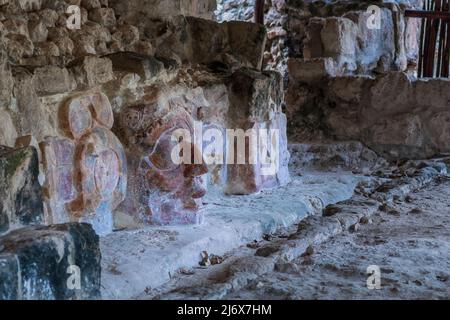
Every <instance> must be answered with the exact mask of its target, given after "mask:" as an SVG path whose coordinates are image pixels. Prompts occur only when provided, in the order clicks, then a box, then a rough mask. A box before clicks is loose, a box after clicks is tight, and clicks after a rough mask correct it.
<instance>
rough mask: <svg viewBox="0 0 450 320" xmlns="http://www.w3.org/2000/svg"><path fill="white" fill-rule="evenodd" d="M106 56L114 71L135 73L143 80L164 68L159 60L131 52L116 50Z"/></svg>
mask: <svg viewBox="0 0 450 320" xmlns="http://www.w3.org/2000/svg"><path fill="white" fill-rule="evenodd" d="M106 57H107V58H108V59H110V60H111V61H112V65H113V69H114V71H125V72H131V73H135V74H137V75H139V77H141V79H143V80H144V81H145V80H150V79H152V78H154V77H156V76H158V75H159V74H160V73H161V71H162V70H163V69H164V64H163V63H162V62H161V61H159V60H157V59H155V58H153V57H151V56H145V55H141V54H136V53H132V52H118V53H113V54H110V55H107V56H106Z"/></svg>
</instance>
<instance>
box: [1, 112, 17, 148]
mask: <svg viewBox="0 0 450 320" xmlns="http://www.w3.org/2000/svg"><path fill="white" fill-rule="evenodd" d="M16 139H17V131H16V128H15V127H14V123H13V121H12V119H11V115H10V114H9V112H8V111H6V110H2V109H0V145H3V146H8V147H13V146H14V143H15V141H16Z"/></svg>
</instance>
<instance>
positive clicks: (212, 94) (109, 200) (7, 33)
mask: <svg viewBox="0 0 450 320" xmlns="http://www.w3.org/2000/svg"><path fill="white" fill-rule="evenodd" d="M124 3H125V2H123V1H122V2H121V1H110V2H107V1H95V0H93V1H34V2H33V1H32V2H30V3H29V2H26V3H25V2H23V3H22V2H20V1H12V0H11V1H5V2H4V3H3V5H2V6H0V13H1V16H0V28H1V30H2V42H1V45H2V46H1V55H0V58H1V61H0V66H1V68H0V72H1V77H0V79H1V80H0V81H1V82H2V90H1V97H0V98H1V99H0V113H1V117H0V119H1V120H0V121H1V124H2V126H1V129H0V144H2V145H5V146H9V147H16V146H17V143H18V142H17V141H25V142H24V143H25V145H24V146H33V147H34V148H35V149H36V151H37V157H38V159H39V163H38V167H39V172H38V175H40V178H41V180H40V185H41V187H42V190H43V199H44V214H43V218H42V223H43V224H55V223H67V222H74V221H75V222H88V223H91V224H92V225H93V227H94V229H95V230H96V232H98V233H100V234H107V233H109V232H111V231H112V230H113V229H114V221H113V216H112V213H113V212H114V211H116V210H119V211H120V213H121V214H123V213H124V211H131V210H130V208H134V206H131V207H130V206H129V205H130V203H133V202H136V201H135V200H136V199H135V197H136V196H138V197H140V196H141V195H142V194H148V191H149V190H154V191H155V192H156V193H154V194H155V195H156V194H160V191H161V189H164V188H165V186H163V185H158V183H156V184H154V185H152V186H149V185H148V180H150V178H149V177H148V176H149V175H150V174H155V172H153V171H151V170H150V171H148V170H146V171H139V172H138V173H136V170H138V169H139V168H140V163H141V162H142V161H144V160H145V159H147V160H148V158H147V156H149V155H150V154H153V153H152V152H153V151H152V150H153V149H152V148H155V149H157V147H156V146H155V143H147V142H146V143H144V144H142V143H141V142H140V139H141V137H142V135H144V136H145V135H147V134H148V135H152V134H153V135H156V138H159V135H161V134H162V133H163V132H162V131H161V130H162V129H161V130H159V131H158V130H153V131H152V130H151V129H150V128H151V127H153V126H155V125H156V124H157V123H158V121H160V119H161V118H158V115H159V114H164V113H165V112H167V113H168V114H171V113H173V114H174V115H175V116H176V117H174V118H173V119H176V118H177V117H179V116H181V115H182V114H183V113H186V119H189V120H188V121H187V122H186V123H194V122H202V125H204V126H205V128H207V127H208V126H215V127H217V128H220V130H222V131H223V132H225V130H226V129H228V128H230V129H244V130H247V129H252V128H253V129H255V130H259V129H269V130H279V131H280V132H281V136H280V145H281V152H280V155H279V156H278V159H279V162H278V164H279V165H280V168H281V169H280V170H279V171H277V173H273V174H271V175H267V176H264V178H263V179H262V178H261V177H260V176H261V170H263V169H262V168H261V166H258V165H256V166H255V165H248V166H247V165H235V166H234V165H231V166H227V165H223V164H222V165H212V166H209V168H208V170H207V171H209V175H208V176H209V178H208V179H207V180H208V181H209V183H211V184H216V185H219V186H221V187H222V188H223V190H224V191H225V192H227V193H238V194H248V193H253V192H257V191H259V190H261V189H262V188H266V187H273V186H277V185H280V184H281V185H282V184H285V183H286V182H287V181H289V174H288V171H287V165H288V159H289V156H288V155H289V153H288V152H287V137H286V134H285V133H286V119H285V116H284V114H283V113H282V110H281V104H282V101H283V89H282V88H283V87H282V79H281V78H280V77H279V76H278V75H277V73H275V72H272V73H267V72H264V73H262V72H261V68H262V61H263V52H264V48H265V43H266V36H267V34H266V30H265V29H264V28H263V27H262V26H260V25H257V24H252V23H245V22H240V21H233V22H227V23H222V24H219V23H217V22H214V21H212V20H206V19H201V18H198V17H193V16H190V17H185V16H183V15H179V14H180V13H181V14H188V15H194V16H207V15H208V13H210V12H212V10H213V9H214V7H215V6H214V5H212V3H211V1H191V2H189V3H187V2H185V1H181V2H180V1H178V2H177V1H162V2H159V1H158V2H154V1H149V2H148V4H147V5H142V4H141V3H139V5H138V3H137V2H136V3H134V2H126V4H127V8H126V10H125V8H124V6H123V5H124ZM69 5H78V6H79V12H80V18H81V20H80V26H79V27H80V28H73V25H71V24H70V23H69V24H68V22H71V21H72V20H71V19H72V18H73V15H74V14H76V12H75V13H74V12H73V11H70V10H69V11H67V8H69ZM138 16H145V19H142V18H138ZM243 86H245V87H246V90H242V88H241V87H243ZM244 102H245V103H244ZM137 106H141V109H142V110H145V111H143V112H144V113H145V114H146V115H145V117H144V118H145V119H146V120H145V121H147V122H145V121H144V120H142V121H144V122H143V123H141V124H140V125H142V126H144V127H143V128H141V129H139V130H138V129H137V127H133V126H132V127H131V128H127V127H126V126H124V125H121V122H120V119H123V118H124V117H127V116H129V112H130V110H135V107H137ZM238 110H239V112H242V114H241V113H239V114H235V113H236V112H237V111H238ZM132 116H134V115H132ZM140 116H141V115H140V114H139V113H138V114H137V117H140ZM167 121H168V123H169V125H168V127H167V128H166V129H170V125H172V124H173V123H178V122H177V121H175V120H167ZM131 123H132V122H127V123H126V124H127V125H130V124H131ZM136 126H137V125H136ZM129 129H132V130H131V131H130V130H129ZM24 137H28V138H24ZM155 141H156V140H155ZM266 143H267V144H271V142H270V141H266ZM166 149H167V148H166ZM166 149H164V148H163V149H162V150H163V151H162V152H163V156H167V154H169V152H170V150H166ZM155 152H156V151H155ZM183 170H185V171H184V173H183V172H182V171H180V172H178V174H179V176H183V177H190V178H187V179H185V180H183V181H184V182H182V183H181V182H180V183H181V187H180V189H174V190H173V194H172V196H168V199H172V200H173V202H174V203H176V202H177V201H181V202H180V203H183V205H181V204H180V206H182V207H183V206H186V208H189V209H192V212H193V213H189V214H186V215H184V213H183V214H182V216H183V217H184V218H183V219H178V218H179V217H176V214H175V213H173V214H174V215H175V217H173V216H172V217H167V216H165V217H164V218H163V217H159V218H157V217H156V213H155V214H153V215H152V213H151V209H152V208H153V211H158V210H160V207H158V206H154V204H153V202H158V201H157V200H158V197H154V198H153V199H154V201H149V199H148V198H146V199H144V200H142V201H140V202H139V201H138V203H139V204H140V205H143V207H144V209H145V210H144V211H145V213H142V210H141V211H139V212H141V214H140V216H139V218H137V219H136V220H137V221H138V222H144V223H158V224H171V223H174V224H178V223H191V222H200V221H201V219H199V218H198V217H197V216H196V214H197V212H198V211H199V209H200V208H199V206H198V205H196V204H195V202H198V201H194V200H193V199H197V198H198V196H200V195H201V192H196V191H192V188H193V187H194V186H196V185H198V184H201V183H200V182H199V181H197V180H199V178H196V177H197V174H195V175H190V173H189V174H188V173H186V170H188V171H189V172H194V171H196V170H197V169H195V170H194V169H192V168H190V167H187V168H185V169H183ZM202 170H203V169H202ZM202 170H200V171H199V172H202V174H201V175H204V174H205V173H206V170H205V171H204V172H203V171H202ZM242 170H243V171H242ZM151 172H153V173H151ZM243 172H245V173H246V176H247V177H246V178H245V179H243V180H242V179H241V178H238V177H240V176H242V175H243ZM136 174H139V175H142V176H140V177H137V176H136ZM158 174H159V173H158ZM173 174H176V173H175V172H173ZM143 177H145V178H144V179H143V180H142V178H143ZM160 178H161V179H162V177H161V176H155V177H153V178H151V179H155V180H158V179H160ZM174 181H176V180H174ZM202 183H203V182H202ZM204 183H205V184H206V183H207V181H206V179H205V182H204ZM177 188H178V187H177ZM152 194H153V193H152ZM175 194H176V197H175V198H174V195H175ZM180 194H183V195H184V196H182V197H181V199H182V200H180ZM190 195H192V196H194V197H192V198H191V197H190ZM133 199H134V200H133ZM168 201H169V200H168ZM169 202H170V201H169ZM183 210H184V209H183ZM183 210H181V211H183ZM172 211H173V212H181V211H180V210H179V211H177V210H172ZM183 212H184V211H183ZM127 213H129V212H125V214H127ZM192 214H193V215H192ZM190 215H191V216H190ZM169 216H170V215H169ZM189 216H190V217H191V218H188V217H189ZM134 218H136V217H134Z"/></svg>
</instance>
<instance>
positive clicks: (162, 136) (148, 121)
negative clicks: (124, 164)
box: [122, 106, 208, 225]
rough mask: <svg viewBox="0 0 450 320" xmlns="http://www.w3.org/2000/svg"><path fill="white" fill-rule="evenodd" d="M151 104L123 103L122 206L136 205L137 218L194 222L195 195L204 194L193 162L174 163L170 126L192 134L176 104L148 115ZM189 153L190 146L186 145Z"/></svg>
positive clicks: (201, 168) (197, 212)
mask: <svg viewBox="0 0 450 320" xmlns="http://www.w3.org/2000/svg"><path fill="white" fill-rule="evenodd" d="M150 110H153V108H152V107H151V106H135V107H130V108H128V109H127V110H126V111H125V112H124V114H123V117H122V126H124V128H122V134H125V135H127V137H126V138H128V142H129V144H128V148H127V155H128V158H129V169H130V180H129V191H128V195H127V198H128V200H131V201H127V207H126V210H127V211H131V213H133V210H136V211H135V212H138V215H139V216H138V219H139V220H140V221H141V222H144V223H151V224H157V225H181V224H197V223H200V222H201V221H202V217H203V214H202V210H201V206H202V203H201V198H202V197H203V196H204V195H205V193H206V189H205V181H204V175H205V174H206V173H207V171H208V169H207V167H206V165H205V164H204V162H203V161H200V163H199V164H194V161H193V160H194V159H192V161H191V163H192V164H184V163H181V164H177V162H176V161H174V159H172V158H173V157H172V153H173V152H174V150H175V149H176V146H177V144H178V143H179V142H180V141H178V140H174V139H173V136H174V135H173V133H174V132H175V131H176V130H179V129H184V130H188V131H189V132H191V133H192V134H193V125H192V122H193V121H192V118H191V117H190V115H189V114H188V113H187V112H186V111H185V110H184V109H181V108H177V109H176V110H174V111H171V112H169V113H168V114H165V115H163V116H162V117H159V118H158V117H157V116H155V115H154V114H153V115H152V114H151V112H150ZM187 145H188V147H190V148H191V155H192V158H193V155H194V154H195V152H196V150H195V149H196V146H195V145H194V144H193V143H192V144H191V143H188V144H187Z"/></svg>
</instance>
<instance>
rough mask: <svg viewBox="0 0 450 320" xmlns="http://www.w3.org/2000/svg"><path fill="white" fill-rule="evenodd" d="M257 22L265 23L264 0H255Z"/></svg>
mask: <svg viewBox="0 0 450 320" xmlns="http://www.w3.org/2000/svg"><path fill="white" fill-rule="evenodd" d="M255 23H259V24H264V0H255Z"/></svg>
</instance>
